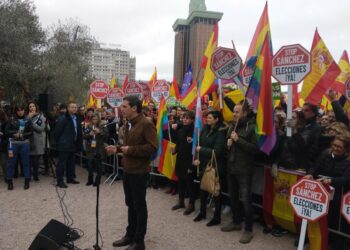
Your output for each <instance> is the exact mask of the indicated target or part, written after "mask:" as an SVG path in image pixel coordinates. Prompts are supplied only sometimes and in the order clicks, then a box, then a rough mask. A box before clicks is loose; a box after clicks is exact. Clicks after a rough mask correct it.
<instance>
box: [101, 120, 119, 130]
mask: <svg viewBox="0 0 350 250" xmlns="http://www.w3.org/2000/svg"><path fill="white" fill-rule="evenodd" d="M114 124H119V120H116V121H113V122H110V123H107V124H105V125H103V127H104V128H105V127H108V126H111V125H114Z"/></svg>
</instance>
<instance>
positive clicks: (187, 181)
mask: <svg viewBox="0 0 350 250" xmlns="http://www.w3.org/2000/svg"><path fill="white" fill-rule="evenodd" d="M193 181H194V175H193V173H187V175H186V178H179V182H178V186H179V201H180V202H182V203H183V202H184V200H185V193H186V191H187V194H188V198H189V204H194V201H195V199H194V183H193Z"/></svg>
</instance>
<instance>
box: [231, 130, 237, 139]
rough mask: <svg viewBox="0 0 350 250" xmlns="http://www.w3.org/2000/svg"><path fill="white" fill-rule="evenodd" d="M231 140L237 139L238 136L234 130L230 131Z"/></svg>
mask: <svg viewBox="0 0 350 250" xmlns="http://www.w3.org/2000/svg"><path fill="white" fill-rule="evenodd" d="M230 138H231V139H232V140H233V141H238V139H239V136H238V134H237V133H236V132H235V131H232V133H231V137H230Z"/></svg>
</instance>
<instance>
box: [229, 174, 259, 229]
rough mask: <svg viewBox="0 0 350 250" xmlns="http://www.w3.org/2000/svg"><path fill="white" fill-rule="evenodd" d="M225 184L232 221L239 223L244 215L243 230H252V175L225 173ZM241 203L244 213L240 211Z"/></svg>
mask: <svg viewBox="0 0 350 250" xmlns="http://www.w3.org/2000/svg"><path fill="white" fill-rule="evenodd" d="M227 184H228V189H229V193H230V198H231V208H232V215H233V223H235V224H240V223H241V222H242V221H243V216H245V230H246V231H250V232H251V231H253V206H252V175H234V174H228V175H227ZM239 197H241V201H242V204H243V210H244V214H243V213H242V211H241V203H240V199H239Z"/></svg>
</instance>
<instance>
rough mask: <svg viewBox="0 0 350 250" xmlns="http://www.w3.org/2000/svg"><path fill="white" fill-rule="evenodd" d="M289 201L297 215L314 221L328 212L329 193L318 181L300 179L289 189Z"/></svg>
mask: <svg viewBox="0 0 350 250" xmlns="http://www.w3.org/2000/svg"><path fill="white" fill-rule="evenodd" d="M289 202H290V204H291V206H292V207H293V210H294V212H295V213H296V214H297V216H298V217H300V218H303V219H306V220H309V221H315V220H318V219H319V218H321V217H322V216H324V215H326V214H327V213H328V205H329V193H328V192H327V191H326V189H325V188H324V187H323V185H322V184H321V183H320V182H317V181H313V180H307V179H301V180H300V181H299V182H297V183H296V184H294V186H292V188H291V189H290V196H289Z"/></svg>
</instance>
